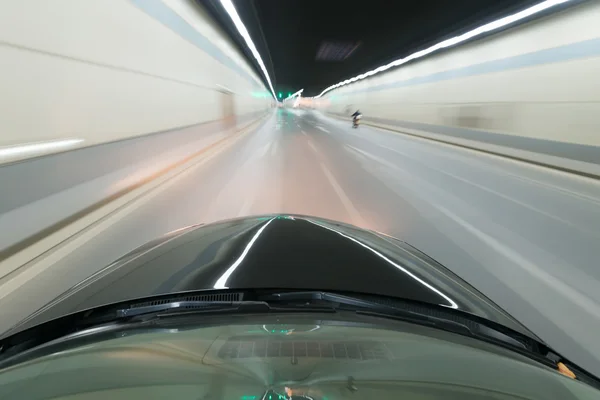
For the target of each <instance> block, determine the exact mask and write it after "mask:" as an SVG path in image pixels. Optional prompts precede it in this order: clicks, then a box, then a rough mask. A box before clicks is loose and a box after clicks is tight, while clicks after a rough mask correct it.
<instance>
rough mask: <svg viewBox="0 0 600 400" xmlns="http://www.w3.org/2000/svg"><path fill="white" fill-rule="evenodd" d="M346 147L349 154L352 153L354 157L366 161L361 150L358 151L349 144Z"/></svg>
mask: <svg viewBox="0 0 600 400" xmlns="http://www.w3.org/2000/svg"><path fill="white" fill-rule="evenodd" d="M344 146H345V148H346V151H348V152H349V153H352V154H353V155H355V156H357V157H359V158H360V159H362V160H366V157H365V155H364V154H362V152H361V151H360V150H358V149H357V148H356V147H354V146H350V145H349V144H345V145H344Z"/></svg>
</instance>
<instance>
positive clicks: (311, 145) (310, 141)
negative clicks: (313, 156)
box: [308, 139, 320, 155]
mask: <svg viewBox="0 0 600 400" xmlns="http://www.w3.org/2000/svg"><path fill="white" fill-rule="evenodd" d="M308 145H309V146H310V148H311V149H312V150H313V151H314V152H315V153H317V155H320V153H319V150H317V148H316V147H315V145H314V144H313V142H312V140H310V139H308Z"/></svg>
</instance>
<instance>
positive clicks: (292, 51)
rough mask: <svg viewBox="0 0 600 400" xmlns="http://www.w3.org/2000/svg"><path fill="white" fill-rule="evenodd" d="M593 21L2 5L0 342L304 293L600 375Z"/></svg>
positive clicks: (229, 1) (457, 13)
mask: <svg viewBox="0 0 600 400" xmlns="http://www.w3.org/2000/svg"><path fill="white" fill-rule="evenodd" d="M598 21H600V2H599V1H582V0H461V1H448V0H428V1H397V0H396V1H393V0H371V1H367V2H352V1H350V2H349V1H342V0H322V1H316V0H312V1H310V0H307V1H300V0H279V1H277V0H111V1H82V0H62V1H60V2H55V1H26V0H19V1H18V0H14V1H4V2H0V60H1V64H2V73H1V74H0V99H1V100H2V101H0V128H1V130H0V359H2V358H3V357H4V356H5V354H4V352H5V351H7V350H6V348H10V349H12V350H11V351H15V352H19V351H22V348H21V347H19V346H21V345H23V346H25V347H26V348H28V349H29V346H30V344H31V343H38V344H39V343H42V342H45V339H44V338H46V337H48V336H52V337H53V339H58V338H57V337H55V336H56V335H58V333H57V331H53V332H51V334H49V333H48V332H45V331H43V329H42V330H32V331H29V329H33V328H35V327H39V326H41V325H42V324H46V323H50V322H55V323H56V324H60V322H56V320H57V319H59V320H60V319H61V318H66V319H63V320H62V321H63V323H64V321H73V320H72V319H69V318H71V316H72V315H73V314H77V316H80V314H79V313H91V314H94V313H95V312H96V311H97V308H99V307H105V306H110V305H114V304H115V303H126V304H127V306H128V307H129V306H131V307H134V306H135V305H136V304H137V303H136V302H139V303H149V304H148V305H149V306H156V305H157V304H154V303H153V302H156V301H159V302H160V301H171V300H172V299H167V300H165V299H166V296H170V295H174V296H176V297H177V298H181V299H184V300H183V301H191V302H194V301H205V300H206V298H209V297H210V299H209V300H210V301H213V300H215V298H213V296H223V298H224V299H225V300H223V301H229V299H230V297H231V296H234V297H235V296H237V295H238V294H239V293H241V292H242V291H252V290H271V291H278V290H280V291H286V290H289V291H293V290H297V291H307V292H310V291H316V292H332V293H337V294H339V293H342V294H348V295H356V296H363V297H367V296H373V297H374V298H377V301H378V302H380V303H386V304H388V303H393V304H397V303H398V302H402V301H404V302H406V303H402V304H405V308H411V310H409V311H410V312H416V313H419V312H422V311H423V310H427V312H429V313H430V314H434V313H439V315H440V316H442V317H443V318H446V319H447V320H450V319H452V318H459V317H460V318H464V319H465V320H469V321H471V320H473V321H476V322H473V323H477V324H482V325H484V326H487V325H485V324H486V323H490V324H491V325H493V326H492V327H491V328H490V329H492V330H493V331H494V332H496V331H497V332H500V333H501V334H502V335H505V334H506V331H505V330H510V331H511V332H512V331H514V332H517V333H518V334H519V335H523V336H524V337H526V338H528V339H527V340H531V341H533V342H535V343H536V345H537V346H538V347H539V348H543V349H545V350H547V352H546V354H544V355H543V356H544V357H545V359H546V360H550V361H549V362H551V363H552V364H553V365H554V366H557V365H559V364H560V363H564V365H566V366H567V367H568V369H572V372H573V373H574V374H575V375H578V373H579V372H578V371H583V372H585V375H586V376H588V375H589V376H600V346H599V345H598V334H597V333H598V332H600V291H599V290H598V289H599V288H600V268H598V260H599V259H600V246H598V242H599V240H600V181H599V179H600V166H599V165H600V139H599V138H600V136H599V132H600V130H599V129H600V97H599V96H600V95H599V93H600V87H599V86H598V82H599V80H598V76H597V71H600V50H599V49H600V24H599V23H598ZM195 296H200V297H202V296H205V297H206V298H204V297H203V298H202V299H200V300H198V298H196V297H195ZM157 299H158V300H157ZM369 299H370V298H369ZM246 300H247V299H246ZM150 303H152V304H150ZM94 310H96V311H94ZM84 319H85V318H84ZM77 321H79V320H77ZM461 321H462V319H461ZM446 322H448V321H446ZM461 324H462V322H461ZM463 325H466V329H471V326H470V325H469V324H467V323H464V324H463ZM491 325H490V326H491ZM46 326H47V325H46ZM61 328H64V332H69V333H73V332H78V331H79V329H80V327H79V326H75V325H74V326H72V327H71V329H70V330H69V329H66V327H64V326H62V325H61ZM475 331H476V330H475ZM31 332H36V333H35V334H34V333H31ZM61 332H63V331H62V330H61ZM30 333H31V334H32V335H33V336H35V337H27V335H28V334H30ZM16 334H22V336H19V337H18V345H17V344H15V342H12V341H11V340H13V339H14V337H13V335H16ZM508 336H510V335H508ZM11 338H12V339H11ZM15 340H16V339H15ZM25 343H29V344H28V345H26V344H25ZM3 344H6V345H7V346H8V347H3V346H2V345H3ZM548 355H551V356H552V357H553V358H549V357H547V356H548ZM396 367H397V368H400V367H399V365H397V364H395V365H394V368H396ZM41 374H42V376H46V377H48V378H50V376H51V375H50V374H47V375H45V374H44V373H41ZM11 376H13V377H14V375H11ZM73 381H74V380H73ZM282 385H283V386H281V387H279V386H278V387H273V388H272V390H273V393H271V394H270V395H275V394H282V393H287V392H286V390H285V384H282ZM379 387H381V386H379ZM577 387H578V386H577ZM265 390H266V389H265ZM373 390H375V389H373ZM377 390H379V389H377ZM406 390H408V389H406ZM411 390H412V389H411ZM431 390H433V389H431ZM444 390H446V389H444ZM264 393H266V392H263V395H264ZM311 393H312V392H311ZM372 393H373V395H375V394H374V393H375V392H372ZM286 395H287V396H288V397H290V395H289V394H286ZM464 395H465V396H467V395H466V394H464ZM240 396H242V395H240ZM248 396H261V395H260V394H256V393H255V394H252V395H250V394H248ZM17 397H19V396H17ZM234 397H235V396H234ZM292 397H293V396H292ZM326 397H328V400H338V398H337V397H336V396H333V395H332V396H331V397H329V396H326ZM367 397H368V396H367ZM240 400H265V399H263V398H262V397H257V398H256V399H251V398H246V399H242V398H240Z"/></svg>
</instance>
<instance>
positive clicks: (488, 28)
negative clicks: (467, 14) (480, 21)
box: [316, 0, 571, 98]
mask: <svg viewBox="0 0 600 400" xmlns="http://www.w3.org/2000/svg"><path fill="white" fill-rule="evenodd" d="M569 1H571V0H546V1H543V2H541V3H539V4H536V5H535V6H533V7H529V8H527V9H525V10H523V11H520V12H518V13H516V14H513V15H509V16H506V17H504V18H500V19H498V20H496V21H494V22H490V23H489V24H485V25H482V26H480V27H479V28H476V29H473V30H471V31H469V32H467V33H463V34H462V35H459V36H455V37H453V38H450V39H447V40H444V41H442V42H439V43H438V44H435V45H433V46H431V47H429V48H427V49H424V50H421V51H417V52H416V53H413V54H411V55H409V56H408V57H405V58H400V59H398V60H396V61H392V62H391V63H389V64H385V65H382V66H380V67H377V68H375V69H373V70H371V71H368V72H365V73H364V74H360V75H358V76H355V77H354V78H351V79H346V80H345V81H343V82H339V83H336V84H335V85H332V86H329V87H328V88H327V89H325V90H323V91H322V92H321V94H320V95H318V96H316V98H319V97H321V96H323V95H324V94H325V93H327V92H329V91H330V90H333V89H336V88H339V87H340V86H344V85H347V84H349V83H353V82H356V81H359V80H361V79H364V78H368V77H369V76H372V75H375V74H378V73H380V72H383V71H386V70H388V69H390V68H392V67H398V66H400V65H402V64H405V63H407V62H409V61H411V60H415V59H417V58H421V57H425V56H426V55H428V54H431V53H433V52H435V51H437V50H440V49H443V48H446V47H452V46H456V45H457V44H459V43H461V42H464V41H466V40H469V39H471V38H474V37H476V36H479V35H481V34H484V33H487V32H493V31H495V30H498V29H500V28H502V27H504V26H506V25H510V24H512V23H515V22H517V21H520V20H522V19H524V18H527V17H530V16H532V15H534V14H537V13H540V12H542V11H544V10H547V9H549V8H551V7H554V6H557V5H559V4H562V3H567V2H569Z"/></svg>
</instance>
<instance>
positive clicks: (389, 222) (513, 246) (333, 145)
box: [0, 109, 600, 375]
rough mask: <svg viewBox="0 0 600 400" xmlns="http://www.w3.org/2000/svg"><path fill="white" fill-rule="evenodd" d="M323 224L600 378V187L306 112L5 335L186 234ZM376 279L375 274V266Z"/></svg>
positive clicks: (77, 258) (75, 275) (138, 224)
mask: <svg viewBox="0 0 600 400" xmlns="http://www.w3.org/2000/svg"><path fill="white" fill-rule="evenodd" d="M275 212H284V213H298V214H307V215H314V216H321V217H326V218H330V219H335V220H339V221H343V222H348V223H351V224H355V225H358V226H360V227H365V228H370V229H375V230H377V231H380V232H384V233H387V234H390V235H393V236H396V237H398V238H401V239H403V240H405V241H407V242H409V243H411V244H412V245H414V246H415V247H418V248H419V249H421V250H422V251H424V252H425V253H427V254H429V255H430V256H432V257H433V258H435V259H436V260H438V261H439V262H441V263H442V264H444V265H445V266H447V267H448V268H450V269H451V270H453V271H454V272H455V273H457V274H459V275H460V276H461V277H463V278H465V279H466V280H467V281H469V282H470V283H471V284H473V285H474V286H475V287H477V288H478V289H479V290H480V291H482V292H483V293H484V294H486V295H487V296H489V297H490V298H492V299H493V300H494V301H496V302H497V303H498V304H500V305H501V306H502V307H504V308H505V309H506V310H507V311H509V312H510V313H511V314H512V315H514V316H515V317H516V318H517V319H519V320H520V321H521V322H523V323H524V324H525V325H526V326H527V327H528V328H530V329H531V330H533V331H534V332H535V333H536V334H538V335H539V336H540V337H542V338H543V339H544V340H546V341H547V342H548V343H549V344H550V345H551V346H553V347H555V348H556V349H557V350H558V351H560V352H562V353H563V355H565V356H567V357H570V358H572V359H573V360H574V361H576V362H578V363H580V364H581V365H582V366H583V367H585V368H588V369H589V370H590V371H591V372H594V373H595V374H597V375H600V344H598V340H597V338H598V333H600V306H599V303H600V284H599V281H600V267H599V265H600V263H599V262H598V260H600V185H599V184H598V183H597V182H596V181H593V180H590V179H587V178H583V177H579V176H574V175H569V174H566V173H563V172H559V171H554V170H550V169H545V168H542V167H538V166H534V165H530V164H526V163H522V162H518V161H513V160H509V159H504V158H501V157H497V156H492V155H488V154H484V153H480V152H476V151H472V150H467V149H463V148H460V147H454V146H450V145H445V144H441V143H437V142H432V141H428V140H424V139H418V138H414V137H411V136H406V135H402V134H398V133H392V132H387V131H384V130H380V129H376V128H370V127H367V126H364V125H363V126H361V127H360V128H359V129H351V127H350V122H344V121H340V120H337V119H333V118H330V117H325V116H323V115H322V114H319V113H316V112H311V111H304V110H285V109H278V110H276V111H274V114H273V115H272V116H271V117H270V118H269V119H268V120H267V121H266V122H265V123H264V124H263V125H262V126H261V127H260V128H259V129H258V130H257V131H255V132H253V133H251V134H248V135H246V136H244V137H243V138H242V139H240V140H239V141H238V142H237V143H236V144H235V145H234V146H233V147H232V148H231V149H229V150H228V151H226V152H224V153H222V154H221V155H219V156H218V157H215V158H214V159H212V160H211V161H209V162H208V163H206V164H204V165H203V166H201V167H199V168H196V169H194V170H193V171H192V172H190V173H187V174H186V175H185V176H184V177H182V178H180V179H178V180H177V182H175V183H173V184H172V185H171V186H170V187H169V189H168V190H166V191H164V192H161V193H160V194H159V195H157V196H155V197H153V198H152V200H151V201H148V202H146V203H145V204H143V205H142V206H140V207H139V208H137V209H135V210H134V211H133V212H131V213H130V214H129V215H128V216H127V217H126V218H124V219H122V220H120V221H118V222H117V223H115V224H113V225H112V226H110V227H109V228H108V229H106V230H104V231H103V232H101V233H100V234H98V235H97V236H96V237H95V238H94V239H93V240H91V241H89V242H87V243H85V244H84V245H83V246H81V247H80V248H79V249H78V250H77V251H76V252H73V253H71V254H70V255H69V256H67V257H65V258H63V259H62V260H61V261H60V262H58V263H57V264H56V265H54V266H53V267H52V268H51V269H48V270H46V271H44V272H42V273H41V274H39V275H38V276H37V277H36V278H35V279H32V280H31V281H29V282H28V283H27V284H26V285H24V286H23V287H21V288H20V289H19V290H18V291H16V292H14V293H11V294H10V295H9V296H7V297H5V298H4V299H3V300H2V303H3V304H2V309H1V312H2V314H3V318H2V320H1V321H0V331H2V330H4V329H6V328H8V326H10V325H11V324H12V323H13V322H16V321H17V320H18V319H19V318H21V317H23V316H25V315H26V314H28V313H30V312H33V311H34V310H36V309H37V308H39V307H40V306H42V305H43V304H44V303H45V302H46V301H48V300H49V299H51V298H52V297H54V296H55V295H57V294H58V293H60V292H62V291H63V290H65V289H67V288H68V287H70V286H71V285H73V284H75V283H76V282H77V281H79V280H81V279H83V278H85V277H87V276H89V275H90V274H92V273H94V272H95V271H97V270H99V269H100V268H102V267H103V266H105V265H107V264H108V263H110V262H111V261H112V260H114V259H115V258H117V257H118V256H120V255H122V254H124V253H126V252H127V251H129V250H131V249H132V248H134V247H136V246H138V245H141V244H143V243H144V242H146V241H148V240H150V239H152V238H154V237H157V236H160V235H161V234H163V233H165V232H168V231H171V230H174V229H177V228H179V227H182V226H185V225H189V224H192V223H198V222H212V221H217V220H220V219H224V218H232V217H237V216H243V215H252V214H260V213H275ZM365 273H368V268H365Z"/></svg>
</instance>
